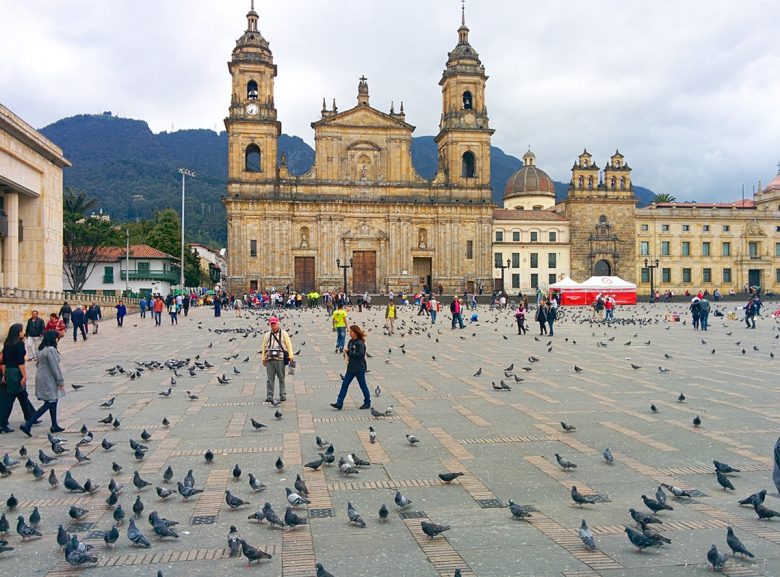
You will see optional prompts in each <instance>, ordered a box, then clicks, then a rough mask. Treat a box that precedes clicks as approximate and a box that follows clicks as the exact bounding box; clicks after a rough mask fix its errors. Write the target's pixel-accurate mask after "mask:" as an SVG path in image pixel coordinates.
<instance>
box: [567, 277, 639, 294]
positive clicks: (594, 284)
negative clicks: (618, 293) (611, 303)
mask: <svg viewBox="0 0 780 577" xmlns="http://www.w3.org/2000/svg"><path fill="white" fill-rule="evenodd" d="M579 286H580V287H583V288H587V289H591V290H593V289H601V290H604V291H610V290H634V291H636V285H635V284H634V283H630V282H628V281H626V280H623V279H622V278H620V277H619V276H592V277H590V278H589V279H588V280H586V281H585V282H583V283H580V285H579Z"/></svg>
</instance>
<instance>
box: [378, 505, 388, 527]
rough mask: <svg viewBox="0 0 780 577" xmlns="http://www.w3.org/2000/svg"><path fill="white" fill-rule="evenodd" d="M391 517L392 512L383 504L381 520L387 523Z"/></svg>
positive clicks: (380, 508)
mask: <svg viewBox="0 0 780 577" xmlns="http://www.w3.org/2000/svg"><path fill="white" fill-rule="evenodd" d="M389 515H390V511H389V510H388V508H387V505H385V504H384V503H382V506H381V507H379V520H380V521H381V522H382V523H384V522H386V521H387V518H388V516H389Z"/></svg>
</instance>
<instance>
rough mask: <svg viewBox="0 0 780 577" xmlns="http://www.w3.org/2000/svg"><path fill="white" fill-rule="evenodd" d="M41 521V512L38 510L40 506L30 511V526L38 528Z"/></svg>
mask: <svg viewBox="0 0 780 577" xmlns="http://www.w3.org/2000/svg"><path fill="white" fill-rule="evenodd" d="M40 522H41V513H40V511H38V507H35V508H34V509H33V512H32V513H30V527H32V528H33V529H37V528H38V524H39V523H40Z"/></svg>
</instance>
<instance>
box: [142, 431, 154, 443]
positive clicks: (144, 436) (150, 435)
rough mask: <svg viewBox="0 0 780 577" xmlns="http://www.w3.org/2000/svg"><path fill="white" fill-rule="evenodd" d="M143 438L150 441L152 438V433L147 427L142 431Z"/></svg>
mask: <svg viewBox="0 0 780 577" xmlns="http://www.w3.org/2000/svg"><path fill="white" fill-rule="evenodd" d="M141 438H142V439H143V440H144V441H148V440H149V439H151V438H152V434H151V433H150V432H149V431H147V430H146V429H144V430H143V431H141Z"/></svg>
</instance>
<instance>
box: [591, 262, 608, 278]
mask: <svg viewBox="0 0 780 577" xmlns="http://www.w3.org/2000/svg"><path fill="white" fill-rule="evenodd" d="M593 276H612V265H610V264H609V262H607V261H606V260H600V261H598V262H597V263H596V266H594V267H593Z"/></svg>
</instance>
